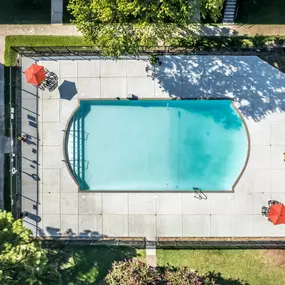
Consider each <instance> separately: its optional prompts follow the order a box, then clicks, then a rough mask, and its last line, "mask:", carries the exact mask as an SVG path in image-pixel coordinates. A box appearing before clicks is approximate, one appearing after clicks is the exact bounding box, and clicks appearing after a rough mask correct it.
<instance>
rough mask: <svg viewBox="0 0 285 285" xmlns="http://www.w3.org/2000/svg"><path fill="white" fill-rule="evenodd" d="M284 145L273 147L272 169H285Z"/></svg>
mask: <svg viewBox="0 0 285 285" xmlns="http://www.w3.org/2000/svg"><path fill="white" fill-rule="evenodd" d="M283 152H284V146H272V147H271V157H270V158H271V169H285V161H284V155H283Z"/></svg>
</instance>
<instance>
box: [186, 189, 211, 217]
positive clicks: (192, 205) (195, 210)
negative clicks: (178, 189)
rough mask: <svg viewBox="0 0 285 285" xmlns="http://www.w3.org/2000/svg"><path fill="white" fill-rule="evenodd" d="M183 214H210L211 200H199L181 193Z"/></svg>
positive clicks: (189, 194) (190, 194)
mask: <svg viewBox="0 0 285 285" xmlns="http://www.w3.org/2000/svg"><path fill="white" fill-rule="evenodd" d="M182 199H183V207H182V208H183V214H184V215H189V214H194V215H199V214H200V215H206V214H210V213H211V199H210V197H208V199H207V200H204V199H203V200H199V199H197V198H195V195H194V194H193V193H182Z"/></svg>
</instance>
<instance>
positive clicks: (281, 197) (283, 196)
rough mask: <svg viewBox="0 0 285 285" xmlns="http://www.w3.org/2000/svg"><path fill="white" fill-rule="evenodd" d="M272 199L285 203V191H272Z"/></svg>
mask: <svg viewBox="0 0 285 285" xmlns="http://www.w3.org/2000/svg"><path fill="white" fill-rule="evenodd" d="M271 199H272V200H276V201H279V202H282V203H284V202H285V191H283V192H272V193H271Z"/></svg>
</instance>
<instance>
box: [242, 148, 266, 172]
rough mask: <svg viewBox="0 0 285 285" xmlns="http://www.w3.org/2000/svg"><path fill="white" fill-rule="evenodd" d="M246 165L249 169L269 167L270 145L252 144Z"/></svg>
mask: <svg viewBox="0 0 285 285" xmlns="http://www.w3.org/2000/svg"><path fill="white" fill-rule="evenodd" d="M247 167H248V168H250V169H270V147H269V146H252V147H251V148H250V156H249V161H248V165H247Z"/></svg>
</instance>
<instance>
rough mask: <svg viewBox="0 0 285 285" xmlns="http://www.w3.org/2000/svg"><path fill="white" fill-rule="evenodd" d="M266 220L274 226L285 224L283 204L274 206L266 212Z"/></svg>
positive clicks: (284, 207)
mask: <svg viewBox="0 0 285 285" xmlns="http://www.w3.org/2000/svg"><path fill="white" fill-rule="evenodd" d="M267 217H268V219H269V220H270V221H271V222H272V223H273V224H274V225H279V224H285V206H284V204H274V205H272V206H271V207H270V209H269V212H268V216H267Z"/></svg>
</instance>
